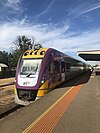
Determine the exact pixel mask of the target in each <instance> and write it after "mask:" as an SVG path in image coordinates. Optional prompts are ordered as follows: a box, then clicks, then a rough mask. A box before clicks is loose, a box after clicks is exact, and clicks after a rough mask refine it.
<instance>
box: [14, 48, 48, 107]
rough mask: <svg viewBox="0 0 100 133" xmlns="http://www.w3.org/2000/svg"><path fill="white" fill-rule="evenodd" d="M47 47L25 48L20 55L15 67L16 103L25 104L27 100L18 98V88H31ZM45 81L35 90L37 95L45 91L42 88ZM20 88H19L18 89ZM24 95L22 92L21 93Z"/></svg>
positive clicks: (35, 82)
mask: <svg viewBox="0 0 100 133" xmlns="http://www.w3.org/2000/svg"><path fill="white" fill-rule="evenodd" d="M47 50H48V48H39V49H34V50H27V51H26V52H25V53H24V54H23V55H22V57H21V59H20V61H19V63H18V66H17V69H16V83H15V86H14V93H15V102H16V103H17V104H22V105H27V104H29V102H28V100H26V101H24V100H21V99H20V98H19V95H20V94H19V92H20V90H23V89H25V87H26V90H27V88H28V87H29V88H32V87H33V86H35V85H36V84H37V80H38V77H39V72H40V68H41V63H42V61H43V58H44V55H45V53H46V51H47ZM47 85H48V84H47V82H46V83H44V84H43V85H42V86H41V87H40V88H39V90H38V92H37V94H36V95H37V97H40V96H42V95H44V94H45V93H47V92H46V91H47V90H42V89H43V88H44V86H47ZM19 88H20V90H18V89H19ZM23 95H24V94H23Z"/></svg>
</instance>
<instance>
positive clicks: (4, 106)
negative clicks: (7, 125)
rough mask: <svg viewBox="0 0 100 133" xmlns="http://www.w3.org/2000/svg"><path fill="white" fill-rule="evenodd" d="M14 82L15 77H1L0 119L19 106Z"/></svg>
mask: <svg viewBox="0 0 100 133" xmlns="http://www.w3.org/2000/svg"><path fill="white" fill-rule="evenodd" d="M14 83H15V81H14V78H10V79H0V119H1V118H3V117H5V116H6V115H8V114H10V113H12V112H14V111H15V110H16V109H18V108H19V105H16V104H15V103H14V91H13V88H14Z"/></svg>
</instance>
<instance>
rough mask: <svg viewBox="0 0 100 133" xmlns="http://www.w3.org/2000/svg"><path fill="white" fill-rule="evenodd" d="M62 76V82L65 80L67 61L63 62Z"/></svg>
mask: <svg viewBox="0 0 100 133" xmlns="http://www.w3.org/2000/svg"><path fill="white" fill-rule="evenodd" d="M61 77H62V82H64V81H65V63H64V62H61Z"/></svg>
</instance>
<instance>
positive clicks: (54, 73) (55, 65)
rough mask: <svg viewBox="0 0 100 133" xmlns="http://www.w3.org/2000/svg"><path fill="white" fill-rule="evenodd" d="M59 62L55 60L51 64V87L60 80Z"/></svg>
mask: <svg viewBox="0 0 100 133" xmlns="http://www.w3.org/2000/svg"><path fill="white" fill-rule="evenodd" d="M59 71H60V67H59V62H57V61H53V62H51V63H50V65H49V87H50V88H54V87H55V86H57V85H58V84H59V81H60V73H59Z"/></svg>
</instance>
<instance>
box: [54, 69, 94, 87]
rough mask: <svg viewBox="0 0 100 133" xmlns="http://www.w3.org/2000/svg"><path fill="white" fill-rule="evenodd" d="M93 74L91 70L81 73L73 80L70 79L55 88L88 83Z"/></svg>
mask: <svg viewBox="0 0 100 133" xmlns="http://www.w3.org/2000/svg"><path fill="white" fill-rule="evenodd" d="M91 74H92V72H91V71H88V72H86V73H83V74H80V75H78V76H77V77H75V78H73V79H71V80H68V81H66V82H65V83H63V84H61V85H59V86H58V87H57V88H55V89H58V88H64V87H72V86H77V85H80V84H86V83H87V82H88V81H89V79H90V76H91Z"/></svg>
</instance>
